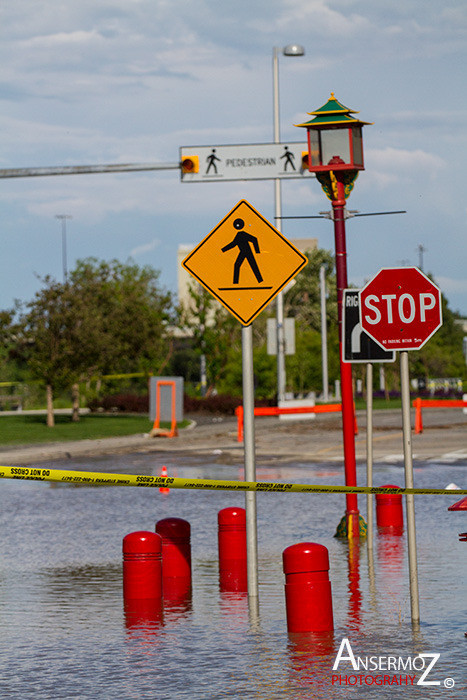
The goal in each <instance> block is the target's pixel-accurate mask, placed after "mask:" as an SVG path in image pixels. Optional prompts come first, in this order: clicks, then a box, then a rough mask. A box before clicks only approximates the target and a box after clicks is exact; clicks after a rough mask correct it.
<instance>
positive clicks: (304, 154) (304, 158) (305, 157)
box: [302, 151, 310, 170]
mask: <svg viewBox="0 0 467 700" xmlns="http://www.w3.org/2000/svg"><path fill="white" fill-rule="evenodd" d="M309 162H310V159H309V157H308V151H302V170H308V164H309Z"/></svg>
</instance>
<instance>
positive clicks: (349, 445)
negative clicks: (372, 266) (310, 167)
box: [332, 179, 360, 537]
mask: <svg viewBox="0 0 467 700" xmlns="http://www.w3.org/2000/svg"><path fill="white" fill-rule="evenodd" d="M336 184H337V194H338V198H337V199H333V200H332V209H333V220H334V240H335V249H336V281H337V313H338V324H339V358H340V373H341V393H342V432H343V439H344V469H345V485H346V486H356V485H357V466H356V461H355V413H354V401H353V390H352V365H351V364H350V363H348V362H342V317H343V314H342V300H343V296H344V292H343V290H344V289H345V288H346V287H347V250H346V242H345V195H344V185H343V183H342V182H340V181H339V180H338V179H337V183H336ZM346 516H347V534H348V537H359V534H360V532H359V512H358V500H357V494H356V493H349V494H346Z"/></svg>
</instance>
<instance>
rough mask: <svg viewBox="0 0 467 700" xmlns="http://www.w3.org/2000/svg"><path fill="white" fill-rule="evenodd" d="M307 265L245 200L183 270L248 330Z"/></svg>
mask: <svg viewBox="0 0 467 700" xmlns="http://www.w3.org/2000/svg"><path fill="white" fill-rule="evenodd" d="M307 262H308V260H307V258H306V257H305V256H304V255H303V254H302V253H301V252H300V251H299V250H298V249H297V248H295V246H293V245H292V244H291V243H290V241H288V240H287V239H286V238H285V237H284V236H283V235H282V234H281V233H280V232H279V231H278V230H277V229H276V228H274V226H273V225H272V224H270V223H269V221H267V219H265V218H264V216H262V215H261V214H260V213H259V212H258V211H256V209H254V208H253V207H252V206H251V204H249V203H248V202H247V201H246V200H244V199H242V200H241V201H240V202H238V204H236V205H235V207H234V208H233V209H232V210H231V211H230V212H229V213H228V214H227V216H226V217H224V218H223V219H222V221H220V222H219V223H218V224H217V226H216V227H215V228H214V229H213V230H212V231H211V233H209V234H208V235H207V236H206V238H204V239H203V240H202V241H201V243H199V245H197V246H196V248H195V249H194V250H193V251H192V252H191V253H190V254H189V255H187V257H186V258H185V259H184V260H183V262H182V266H183V267H184V268H185V270H187V271H188V272H189V273H190V275H192V276H193V277H194V278H195V279H196V280H197V281H198V282H200V283H201V284H202V285H203V287H205V288H206V289H207V290H208V292H210V293H211V294H212V295H213V296H214V297H216V299H218V301H220V302H221V304H223V305H224V306H225V308H226V309H227V310H228V311H230V313H231V314H233V315H234V316H235V317H236V318H237V319H238V320H239V321H240V323H242V324H243V325H244V326H249V325H250V323H251V322H252V321H253V320H254V319H255V318H256V316H258V314H259V313H261V311H262V310H263V309H264V308H265V307H266V306H267V305H268V304H269V302H270V301H272V300H273V299H274V297H275V296H277V294H279V292H280V291H281V290H282V289H283V288H284V287H285V286H286V284H287V283H288V282H290V280H291V279H292V278H293V277H295V275H296V274H297V273H298V272H300V270H301V269H302V268H303V267H304V266H305V265H306V264H307Z"/></svg>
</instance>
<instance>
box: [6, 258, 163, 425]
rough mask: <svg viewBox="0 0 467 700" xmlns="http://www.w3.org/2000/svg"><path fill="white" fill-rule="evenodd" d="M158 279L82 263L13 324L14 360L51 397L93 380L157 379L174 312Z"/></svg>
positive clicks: (126, 267)
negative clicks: (119, 376) (121, 375)
mask: <svg viewBox="0 0 467 700" xmlns="http://www.w3.org/2000/svg"><path fill="white" fill-rule="evenodd" d="M158 278H159V273H158V272H157V271H155V270H153V269H152V268H151V267H143V268H140V267H138V266H137V265H134V264H132V263H127V264H123V263H120V262H118V261H116V260H113V261H111V262H99V261H97V260H96V259H94V258H88V259H87V260H82V261H79V262H78V263H77V266H76V268H75V270H73V271H72V272H71V273H70V275H69V279H68V281H67V282H65V283H59V282H56V281H55V280H53V279H52V278H50V277H46V278H44V279H43V280H42V288H41V289H40V290H39V291H38V292H37V293H36V295H35V297H34V299H33V300H32V301H30V302H29V303H28V304H26V305H25V309H24V310H21V313H20V317H19V320H18V321H17V322H16V324H10V342H11V343H14V347H15V355H16V358H17V360H19V361H20V362H24V363H26V364H27V366H28V370H29V372H30V374H31V376H32V378H33V379H36V380H39V381H40V382H42V383H43V384H45V385H46V386H47V388H48V395H49V396H51V395H52V391H53V390H57V389H63V388H70V387H71V386H72V385H75V387H76V385H77V384H78V382H83V381H85V380H89V379H90V378H91V377H93V376H96V375H101V374H107V373H117V372H119V371H124V372H138V371H140V372H147V373H149V371H154V372H155V373H159V372H160V371H161V370H162V368H163V367H164V365H165V364H166V363H167V361H168V359H169V357H170V353H171V339H170V336H169V334H168V331H167V326H168V324H169V322H170V321H172V320H173V311H172V300H171V296H170V294H168V293H166V292H163V291H161V289H160V287H159V284H158ZM75 391H76V388H75ZM49 408H50V409H51V402H49ZM49 413H50V411H49Z"/></svg>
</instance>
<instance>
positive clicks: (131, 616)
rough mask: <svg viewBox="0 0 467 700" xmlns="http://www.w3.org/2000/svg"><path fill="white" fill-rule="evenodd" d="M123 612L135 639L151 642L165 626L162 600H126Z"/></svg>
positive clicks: (127, 626) (127, 627) (126, 624)
mask: <svg viewBox="0 0 467 700" xmlns="http://www.w3.org/2000/svg"><path fill="white" fill-rule="evenodd" d="M123 610H124V617H125V626H126V629H127V630H128V631H129V632H130V633H131V636H132V637H133V638H134V637H137V638H138V639H140V640H151V639H152V638H153V637H154V635H157V634H158V632H159V630H160V629H161V627H163V625H164V610H163V606H162V601H161V599H160V598H155V599H150V598H147V599H137V600H131V599H128V598H125V600H124V603H123Z"/></svg>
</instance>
